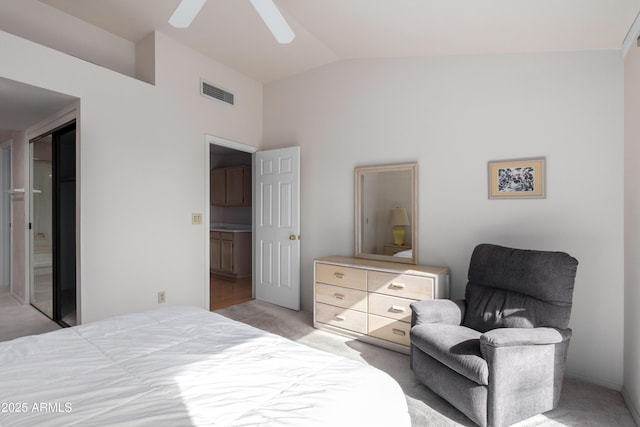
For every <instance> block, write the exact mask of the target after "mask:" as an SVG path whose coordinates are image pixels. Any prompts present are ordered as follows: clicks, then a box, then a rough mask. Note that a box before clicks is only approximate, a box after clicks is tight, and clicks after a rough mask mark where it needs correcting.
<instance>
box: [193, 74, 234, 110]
mask: <svg viewBox="0 0 640 427" xmlns="http://www.w3.org/2000/svg"><path fill="white" fill-rule="evenodd" d="M200 83H201V85H200V93H201V94H202V95H204V96H208V97H209V98H213V99H217V100H218V101H222V102H226V103H227V104H229V105H234V97H233V94H232V93H231V92H227V91H226V90H224V89H221V88H219V87H217V86H214V85H212V84H211V83H208V82H205V81H204V80H201V82H200Z"/></svg>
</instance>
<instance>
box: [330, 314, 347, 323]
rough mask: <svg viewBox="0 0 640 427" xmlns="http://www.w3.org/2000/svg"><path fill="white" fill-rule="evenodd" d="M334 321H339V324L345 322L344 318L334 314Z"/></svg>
mask: <svg viewBox="0 0 640 427" xmlns="http://www.w3.org/2000/svg"><path fill="white" fill-rule="evenodd" d="M333 318H334V319H336V320H338V321H340V322H344V321H345V320H347V318H346V317H344V316H340V315H339V314H336V315H335V316H333Z"/></svg>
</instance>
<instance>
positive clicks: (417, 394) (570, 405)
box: [216, 300, 636, 427]
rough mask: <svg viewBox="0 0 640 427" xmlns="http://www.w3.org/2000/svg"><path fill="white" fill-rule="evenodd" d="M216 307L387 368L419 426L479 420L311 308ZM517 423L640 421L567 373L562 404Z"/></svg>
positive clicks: (616, 396) (396, 357) (400, 357)
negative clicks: (326, 327) (326, 326)
mask: <svg viewBox="0 0 640 427" xmlns="http://www.w3.org/2000/svg"><path fill="white" fill-rule="evenodd" d="M216 313H220V314H222V315H224V316H226V317H229V318H231V319H235V320H239V321H241V322H244V323H248V324H250V325H253V326H255V327H258V328H260V329H264V330H266V331H269V332H273V333H275V334H278V335H282V336H284V337H287V338H289V339H291V340H294V341H297V342H299V343H302V344H306V345H308V346H310V347H314V348H317V349H320V350H324V351H328V352H331V353H335V354H339V355H342V356H344V357H348V358H350V359H356V360H360V361H362V362H364V363H367V364H369V365H372V366H375V367H376V368H378V369H381V370H383V371H385V372H387V373H388V374H389V375H391V376H392V377H393V378H395V380H396V381H398V383H399V384H400V386H401V387H402V389H403V390H404V393H405V396H406V398H407V403H408V405H409V412H410V414H411V420H412V424H413V425H414V426H443V427H444V426H474V425H475V424H473V423H472V422H471V421H470V420H469V419H468V418H466V417H465V416H464V415H462V414H461V413H460V412H458V411H457V410H456V409H455V408H453V407H452V406H451V405H449V404H448V403H447V402H446V401H444V400H442V399H441V398H439V397H438V396H436V395H435V394H433V393H432V392H431V391H430V390H429V389H427V388H426V387H424V386H423V385H422V383H420V382H419V381H417V380H416V379H415V377H414V376H413V373H412V372H411V370H410V369H409V356H407V355H404V354H400V353H396V352H394V351H390V350H386V349H384V348H380V347H377V346H373V345H370V344H366V343H363V342H360V341H357V340H353V339H350V338H346V337H341V336H339V335H335V334H331V333H328V332H324V331H319V330H317V329H314V328H313V320H312V314H311V313H309V312H304V311H293V310H288V309H285V308H282V307H278V306H274V305H271V304H267V303H264V302H261V301H256V300H254V301H249V302H246V303H243V304H240V305H236V306H233V307H228V308H223V309H220V310H216ZM516 425H517V426H518V427H531V426H544V427H547V426H580V427H587V426H606V427H611V426H629V427H634V426H635V425H636V424H635V422H634V421H633V418H632V417H631V413H630V412H629V410H628V408H627V407H626V405H625V403H624V401H623V399H622V396H621V394H620V393H619V392H617V391H614V390H610V389H608V388H604V387H600V386H597V385H594V384H590V383H587V382H583V381H579V380H575V379H569V378H567V379H565V381H564V386H563V390H562V397H561V399H560V406H559V407H558V408H556V409H555V410H553V411H550V412H547V413H546V414H543V415H538V416H535V417H533V418H529V419H528V420H525V421H522V422H520V423H518V424H516Z"/></svg>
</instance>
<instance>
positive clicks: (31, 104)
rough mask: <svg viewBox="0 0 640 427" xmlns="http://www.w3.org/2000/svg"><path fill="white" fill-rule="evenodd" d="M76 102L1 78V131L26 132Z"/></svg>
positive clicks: (71, 98) (59, 94)
mask: <svg viewBox="0 0 640 427" xmlns="http://www.w3.org/2000/svg"><path fill="white" fill-rule="evenodd" d="M75 100H77V98H74V97H72V96H69V95H65V94H62V93H58V92H53V91H51V90H47V89H42V88H39V87H35V86H30V85H26V84H24V83H19V82H16V81H13V80H8V79H4V78H2V77H0V129H12V130H25V129H26V128H27V127H29V126H33V125H34V124H36V123H38V122H39V121H41V120H44V119H46V118H47V117H50V116H51V115H52V114H55V113H56V112H58V111H60V110H61V109H62V108H64V107H66V106H67V105H70V104H71V103H72V102H74V101H75ZM0 142H1V141H0Z"/></svg>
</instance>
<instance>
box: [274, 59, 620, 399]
mask: <svg viewBox="0 0 640 427" xmlns="http://www.w3.org/2000/svg"><path fill="white" fill-rule="evenodd" d="M264 98H265V103H264V108H265V113H264V145H265V148H276V147H281V146H287V145H300V146H301V162H302V163H301V194H302V196H301V197H302V201H301V203H302V206H301V217H302V224H301V227H302V229H301V234H302V235H303V236H304V240H303V242H302V249H301V250H302V305H303V308H304V309H306V310H311V304H312V294H313V283H312V277H313V275H312V260H313V259H314V258H317V257H321V256H326V255H334V254H335V255H352V254H353V251H354V243H353V232H354V229H353V227H354V225H353V214H354V212H353V197H354V188H353V168H354V167H355V166H359V165H376V164H385V163H399V162H410V161H417V162H418V164H419V172H418V175H419V198H420V200H419V230H420V242H419V244H420V247H419V253H420V260H419V261H420V263H421V264H431V265H442V266H447V267H449V268H450V269H451V279H452V296H453V297H455V298H459V297H462V296H463V292H464V286H465V284H466V273H467V268H468V263H469V256H470V254H471V251H472V249H473V247H474V246H475V245H476V244H478V243H480V242H492V243H497V244H504V245H509V246H514V247H520V248H530V249H543V250H561V251H566V252H568V253H570V254H571V255H573V256H575V257H576V258H577V259H578V260H579V261H580V266H579V268H578V277H577V281H576V288H575V293H574V309H573V313H572V321H571V327H572V328H573V330H574V338H573V340H572V343H571V346H570V350H569V361H568V372H569V374H570V375H573V376H578V377H583V378H586V379H589V380H591V381H593V382H596V383H601V384H604V385H608V386H610V387H613V388H617V389H619V388H620V387H621V385H622V351H623V314H622V310H623V211H622V209H623V208H622V206H623V191H622V187H623V174H622V164H623V67H622V59H621V56H620V53H619V52H613V51H612V52H608V51H601V52H592V53H558V54H516V55H496V56H450V57H435V58H410V59H394V60H353V61H343V62H338V63H334V64H332V65H328V66H326V67H323V68H319V69H316V70H312V71H309V72H307V73H304V74H301V75H298V76H295V77H292V78H289V79H286V80H283V81H280V82H275V83H272V84H270V85H267V86H266V87H265V94H264ZM528 156H546V158H547V184H548V194H547V198H546V199H544V200H488V198H487V161H489V160H496V159H509V158H519V157H528Z"/></svg>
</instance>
